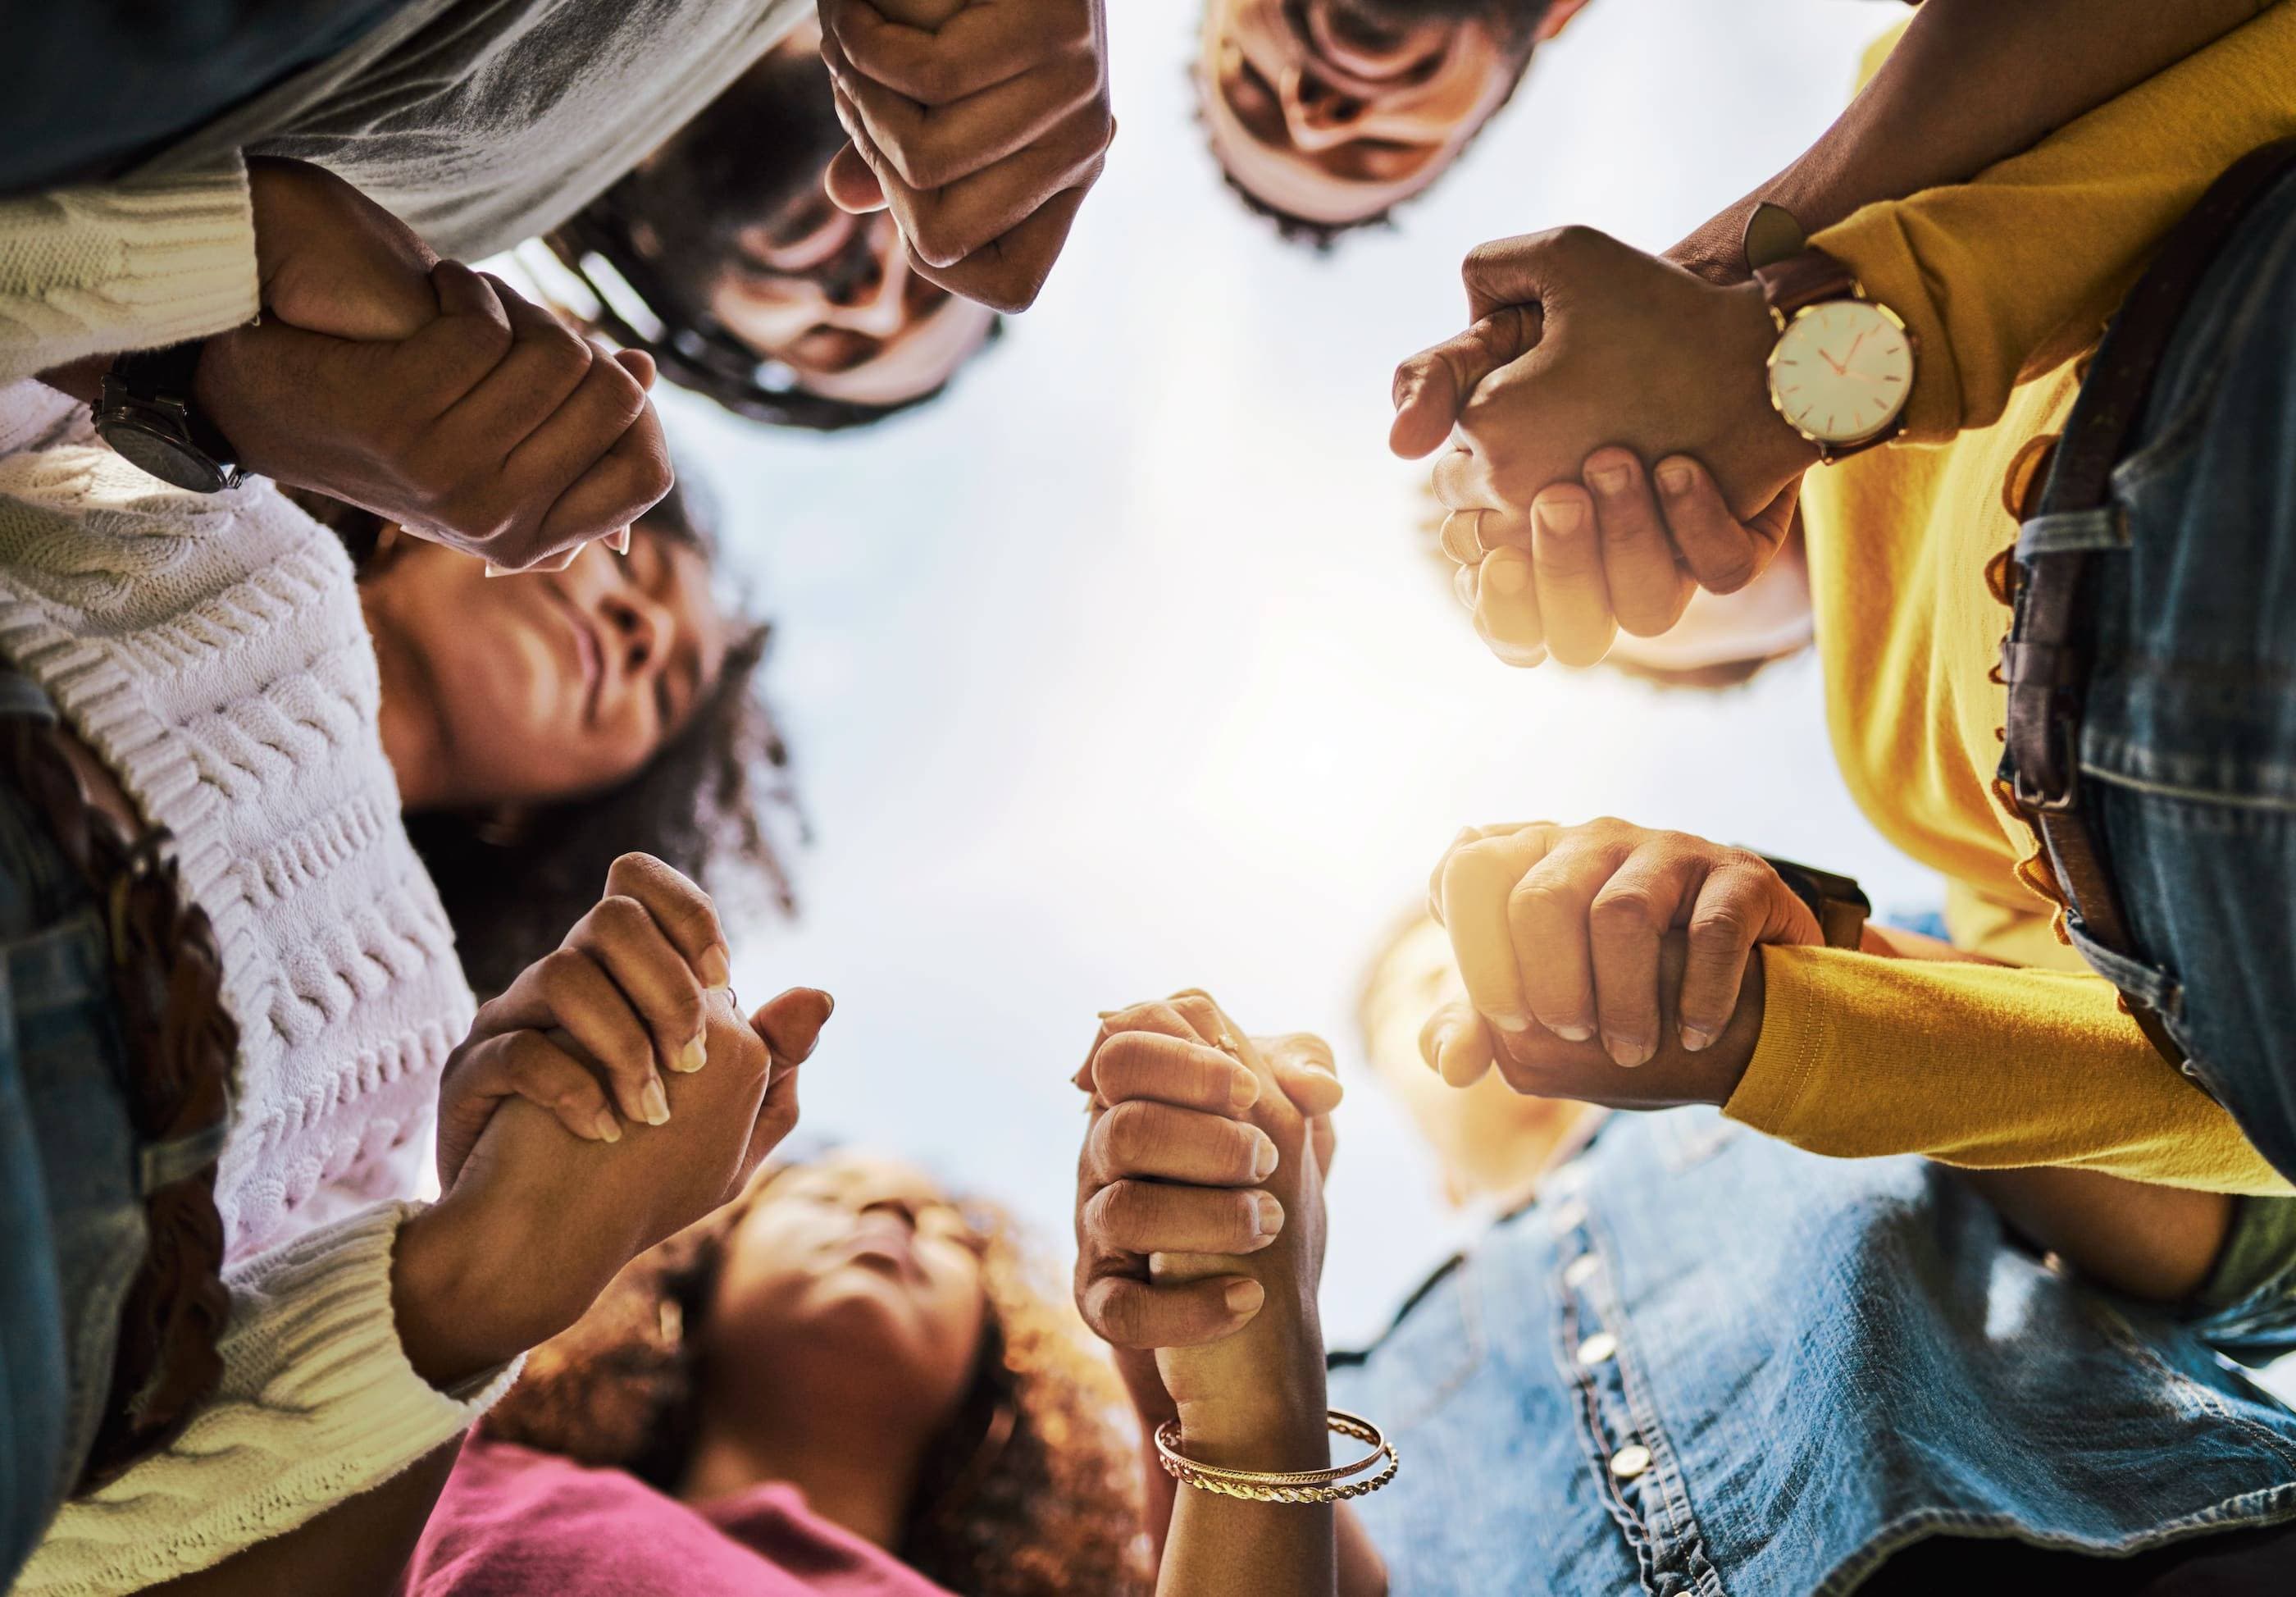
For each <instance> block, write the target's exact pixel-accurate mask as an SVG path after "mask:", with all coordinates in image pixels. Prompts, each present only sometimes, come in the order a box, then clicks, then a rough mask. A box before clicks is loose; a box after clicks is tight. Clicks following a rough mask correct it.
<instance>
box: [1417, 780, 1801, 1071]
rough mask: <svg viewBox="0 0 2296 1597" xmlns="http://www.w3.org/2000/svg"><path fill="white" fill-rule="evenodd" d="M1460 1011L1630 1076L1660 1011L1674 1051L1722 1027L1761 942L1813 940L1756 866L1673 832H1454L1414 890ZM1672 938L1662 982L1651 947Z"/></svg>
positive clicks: (1651, 1048) (1780, 889)
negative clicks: (1671, 956) (1549, 1039)
mask: <svg viewBox="0 0 2296 1597" xmlns="http://www.w3.org/2000/svg"><path fill="white" fill-rule="evenodd" d="M1427 905H1428V912H1429V914H1431V916H1432V917H1433V918H1435V920H1436V921H1437V922H1438V923H1439V924H1440V925H1441V926H1443V927H1444V928H1445V930H1446V931H1447V932H1448V933H1449V934H1450V938H1451V951H1452V955H1453V958H1454V959H1456V962H1457V964H1458V967H1459V973H1460V975H1461V977H1462V978H1463V980H1464V982H1465V984H1466V989H1467V999H1468V1001H1469V1002H1470V1003H1471V1004H1472V1005H1473V1006H1474V1008H1476V1009H1477V1010H1478V1011H1479V1012H1480V1014H1482V1015H1483V1016H1484V1017H1486V1018H1488V1020H1489V1021H1490V1022H1491V1024H1492V1025H1493V1026H1495V1027H1496V1028H1497V1030H1498V1031H1500V1032H1502V1033H1523V1032H1527V1031H1529V1030H1531V1029H1533V1028H1534V1027H1538V1028H1542V1029H1544V1030H1546V1031H1547V1032H1550V1033H1553V1034H1554V1036H1555V1037H1557V1038H1559V1039H1560V1040H1562V1041H1565V1042H1586V1041H1591V1040H1596V1039H1597V1037H1598V1033H1599V1041H1601V1042H1602V1044H1603V1049H1604V1050H1605V1051H1606V1052H1608V1053H1609V1054H1610V1056H1611V1058H1612V1059H1614V1060H1615V1061H1617V1063H1619V1064H1620V1065H1621V1066H1627V1067H1628V1068H1631V1067H1633V1066H1638V1065H1640V1064H1642V1063H1643V1062H1644V1060H1646V1059H1648V1058H1650V1057H1651V1055H1652V1053H1653V1052H1655V1051H1656V1050H1657V1049H1658V1046H1659V1043H1660V1040H1661V1035H1662V1034H1663V1033H1665V1031H1666V1029H1667V1028H1666V1027H1665V1026H1663V1025H1662V1024H1661V1008H1662V1007H1664V1008H1668V1009H1669V1012H1672V1013H1675V1014H1677V1015H1678V1017H1679V1021H1678V1025H1677V1026H1675V1027H1674V1031H1675V1032H1676V1033H1677V1035H1678V1037H1679V1040H1680V1041H1681V1043H1682V1045H1683V1047H1684V1049H1685V1051H1687V1052H1691V1053H1695V1052H1697V1051H1698V1050H1701V1049H1702V1048H1704V1047H1706V1046H1708V1045H1709V1043H1710V1042H1711V1041H1712V1040H1713V1039H1714V1037H1716V1036H1717V1035H1718V1034H1719V1033H1721V1032H1722V1030H1723V1029H1724V1027H1725V1026H1726V1025H1728V1024H1729V1021H1730V1017H1731V1016H1732V1014H1733V1012H1734V1008H1735V1007H1736V1005H1737V1002H1738V990H1739V984H1740V982H1741V980H1742V979H1743V975H1744V973H1745V971H1746V969H1747V965H1748V955H1749V954H1750V953H1751V951H1752V950H1753V948H1754V946H1755V945H1756V944H1758V943H1800V944H1808V945H1814V944H1817V943H1824V942H1825V934H1824V933H1823V931H1822V930H1821V929H1820V927H1819V926H1818V924H1817V919H1816V917H1815V916H1814V915H1812V914H1811V913H1810V910H1809V907H1808V905H1807V904H1805V903H1803V902H1802V901H1801V900H1800V898H1798V897H1796V896H1795V894H1794V893H1793V891H1792V889H1791V888H1789V887H1788V886H1787V885H1785V883H1784V880H1782V879H1781V878H1780V877H1779V876H1778V873H1777V872H1776V871H1775V869H1774V868H1771V866H1770V864H1769V862H1768V861H1767V860H1764V859H1763V858H1762V857H1761V856H1760V855H1759V854H1756V853H1753V852H1750V851H1748V850H1745V849H1741V848H1731V847H1727V846H1726V845H1723V844H1714V843H1709V842H1707V841H1706V840H1705V839H1704V838H1702V837H1693V836H1689V835H1688V834H1686V833H1683V832H1663V831H1652V830H1650V829H1648V828H1647V827H1636V826H1631V825H1629V824H1628V823H1627V822H1625V821H1622V820H1613V819H1609V818H1607V817H1606V818H1604V819H1600V820H1594V821H1589V822H1587V823H1586V824H1585V825H1583V826H1577V827H1559V826H1555V825H1554V824H1553V823H1551V822H1547V821H1533V822H1530V823H1529V824H1527V825H1521V826H1501V827H1468V828H1466V829H1465V830H1464V831H1462V832H1461V833H1460V834H1459V836H1457V837H1456V838H1454V839H1453V840H1452V843H1451V846H1450V847H1449V848H1447V849H1446V850H1445V851H1444V853H1443V857H1442V859H1441V860H1439V861H1437V863H1436V866H1435V869H1434V872H1433V874H1432V876H1431V877H1430V878H1429V881H1428V885H1427ZM1677 931H1678V932H1683V933H1684V934H1685V943H1684V947H1685V959H1686V961H1687V963H1686V966H1685V969H1684V971H1683V974H1682V975H1681V977H1680V978H1679V980H1678V981H1667V980H1664V979H1661V970H1660V954H1661V942H1662V940H1663V939H1664V938H1665V936H1666V935H1667V934H1669V933H1671V932H1677Z"/></svg>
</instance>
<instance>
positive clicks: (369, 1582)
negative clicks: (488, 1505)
mask: <svg viewBox="0 0 2296 1597" xmlns="http://www.w3.org/2000/svg"><path fill="white" fill-rule="evenodd" d="M462 1449H463V1443H462V1438H461V1437H459V1436H457V1437H456V1438H455V1440H454V1441H452V1442H450V1443H448V1444H447V1445H445V1446H443V1447H439V1448H438V1449H436V1450H434V1451H432V1452H430V1453H425V1454H424V1455H423V1456H422V1458H420V1459H418V1460H416V1461H415V1462H414V1463H413V1464H412V1465H410V1466H409V1467H408V1468H406V1469H404V1470H402V1471H401V1472H400V1473H399V1474H398V1475H397V1476H395V1477H393V1478H391V1479H389V1480H388V1481H385V1482H384V1483H383V1484H382V1485H381V1486H377V1487H375V1488H374V1489H373V1491H371V1492H362V1493H361V1494H358V1495H357V1496H356V1497H353V1498H351V1499H350V1500H349V1501H348V1502H340V1503H337V1504H336V1505H335V1506H334V1507H333V1508H331V1509H329V1510H328V1511H326V1512H325V1513H324V1514H321V1515H320V1516H319V1517H318V1518H317V1519H313V1520H311V1521H310V1522H308V1523H307V1524H305V1525H303V1526H300V1527H297V1528H296V1529H294V1530H291V1531H289V1532H288V1533H287V1534H286V1535H280V1536H274V1537H272V1538H271V1539H270V1540H269V1541H267V1542H258V1543H256V1544H255V1545H254V1546H252V1547H250V1548H249V1549H248V1550H247V1551H246V1552H242V1553H239V1554H237V1555H235V1556H234V1557H232V1558H229V1559H226V1560H224V1561H223V1562H222V1563H220V1564H217V1565H216V1566H214V1567H213V1568H208V1569H202V1570H201V1571H200V1572H199V1573H198V1574H196V1575H186V1576H183V1577H182V1578H181V1579H178V1580H171V1581H168V1582H167V1583H166V1584H165V1585H159V1586H154V1587H152V1588H151V1589H152V1590H153V1591H155V1592H160V1593H168V1597H301V1594H302V1593H307V1592H326V1593H332V1597H392V1593H395V1592H397V1591H398V1581H399V1576H400V1575H401V1574H402V1573H403V1572H404V1571H405V1570H406V1562H407V1560H409V1559H410V1558H412V1557H413V1556H414V1544H415V1543H417V1542H418V1541H420V1540H421V1539H422V1528H423V1527H424V1526H425V1525H427V1524H429V1523H430V1511H431V1509H432V1508H433V1507H434V1506H436V1504H437V1503H438V1501H439V1493H440V1492H441V1491H442V1490H443V1489H445V1487H446V1485H447V1476H448V1475H449V1474H451V1473H453V1471H454V1468H455V1459H456V1458H457V1457H459V1456H460V1455H461V1453H462Z"/></svg>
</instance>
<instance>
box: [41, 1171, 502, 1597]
mask: <svg viewBox="0 0 2296 1597" xmlns="http://www.w3.org/2000/svg"><path fill="white" fill-rule="evenodd" d="M420 1207H421V1206H419V1205H415V1204H384V1205H381V1206H378V1207H375V1208H373V1209H369V1210H366V1211H364V1212H363V1213H361V1214H356V1215H353V1216H352V1217H351V1218H349V1219H348V1220H346V1221H344V1222H341V1223H340V1224H338V1225H334V1226H331V1227H328V1228H326V1229H325V1230H324V1231H317V1232H315V1233H313V1234H312V1235H310V1236H308V1237H305V1238H301V1239H298V1240H296V1241H294V1242H291V1243H289V1244H288V1245H286V1246H285V1247H280V1248H277V1249H275V1250H274V1251H272V1252H270V1253H267V1254H266V1255H263V1256H262V1257H260V1258H258V1259H256V1260H254V1261H252V1262H250V1264H247V1265H245V1266H243V1267H242V1268H241V1269H239V1270H237V1271H234V1272H232V1276H231V1279H230V1280H229V1282H228V1284H229V1286H230V1288H231V1296H232V1315H231V1320H230V1322H229V1324H228V1325H227V1326H226V1328H225V1332H224V1335H223V1338H222V1339H221V1342H220V1344H219V1346H218V1349H217V1351H218V1352H220V1353H221V1354H222V1355H223V1360H224V1375H223V1381H222V1385H221V1387H219V1388H218V1390H217V1393H216V1395H215V1397H214V1399H213V1400H212V1401H211V1402H210V1403H209V1406H208V1407H206V1408H204V1409H202V1410H201V1412H199V1413H198V1414H197V1415H196V1416H195V1417H194V1418H193V1420H192V1422H191V1424H190V1425H189V1426H187V1427H186V1428H184V1433H183V1435H182V1436H179V1437H178V1438H177V1439H176V1442H175V1443H174V1445H171V1446H170V1447H168V1449H167V1450H166V1451H165V1452H163V1453H157V1454H155V1455H153V1456H152V1457H151V1458H149V1459H146V1460H144V1461H142V1462H141V1463H139V1464H137V1465H136V1466H135V1468H134V1469H131V1470H129V1471H128V1472H127V1474H126V1475H125V1476H123V1477H122V1478H119V1480H117V1481H115V1482H113V1483H112V1484H111V1486H106V1487H104V1488H103V1489H102V1491H100V1492H97V1493H94V1494H92V1495H90V1496H88V1497H85V1498H82V1499H79V1500H78V1501H77V1502H73V1503H71V1504H70V1505H69V1506H67V1507H66V1508H65V1510H64V1511H63V1512H62V1513H61V1515H59V1516H58V1518H57V1519H56V1522H55V1524H54V1526H53V1527H52V1528H51V1529H50V1531H49V1533H48V1536H47V1540H46V1541H45V1542H44V1543H42V1544H41V1547H40V1549H39V1552H38V1553H37V1555H36V1556H35V1558H34V1559H33V1561H32V1562H31V1564H30V1565H29V1566H28V1567H27V1568H26V1569H25V1571H24V1574H23V1576H22V1579H21V1583H20V1584H19V1585H17V1587H16V1588H15V1592H14V1597H47V1594H49V1593H54V1594H56V1597H62V1594H63V1593H75V1594H79V1593H115V1592H119V1593H125V1592H131V1591H135V1590H137V1589H139V1588H141V1587H143V1586H145V1585H151V1584H152V1583H154V1582H157V1581H161V1580H166V1579H169V1578H171V1577H173V1576H179V1575H184V1574H188V1573H190V1572H192V1571H193V1570H197V1569H202V1568H208V1567H209V1566H210V1565H213V1564H216V1563H218V1562H220V1561H222V1560H224V1559H226V1558H228V1557H230V1556H231V1555H232V1554H233V1553H234V1552H240V1551H241V1550H242V1549H244V1548H246V1547H249V1546H251V1545H253V1544H254V1543H258V1542H260V1541H265V1540H267V1539H268V1538H270V1537H273V1536H276V1535H283V1534H284V1533H286V1532H288V1531H291V1530H293V1529H294V1528H295V1527H298V1526H299V1525H301V1524H303V1523H304V1522H305V1521H307V1520H308V1519H312V1518H314V1517H315V1516H316V1515H318V1514H319V1513H321V1512H323V1511H324V1510H326V1509H328V1508H330V1507H332V1506H333V1505H334V1504H335V1503H337V1502H341V1501H342V1500H343V1499H345V1498H347V1497H349V1496H352V1495H354V1494H357V1493H360V1492H365V1491H368V1490H370V1489H372V1488H373V1487H375V1486H380V1485H381V1484H382V1483H383V1482H384V1481H386V1480H388V1479H389V1478H391V1477H392V1476H394V1475H396V1474H398V1472H399V1471H400V1470H401V1469H405V1468H406V1467H407V1466H408V1465H409V1464H412V1463H413V1462H414V1461H416V1460H417V1459H419V1458H421V1457H422V1456H423V1455H424V1454H425V1453H430V1451H431V1450H432V1449H434V1448H436V1447H438V1446H439V1445H442V1444H444V1443H447V1442H449V1441H452V1440H453V1439H454V1438H455V1436H459V1435H461V1434H462V1432H463V1431H464V1430H466V1429H467V1428H469V1427H470V1426H471V1424H472V1423H473V1422H474V1421H475V1420H477V1419H478V1418H479V1417H480V1415H481V1414H483V1413H484V1412H486V1411H487V1410H488V1408H489V1407H491V1406H492V1405H493V1404H494V1403H495V1402H496V1400H497V1399H498V1398H500V1397H501V1395H503V1393H504V1392H505V1391H507V1390H508V1389H509V1387H510V1385H511V1383H512V1381H513V1380H515V1379H517V1377H518V1372H519V1370H520V1368H521V1363H522V1361H514V1362H512V1363H510V1364H508V1365H505V1366H504V1367H503V1368H502V1369H500V1370H498V1371H493V1372H492V1373H491V1374H486V1375H481V1376H480V1377H477V1378H475V1379H473V1380H472V1381H471V1382H468V1383H465V1384H464V1385H463V1387H459V1388H457V1392H456V1393H455V1394H449V1393H446V1392H441V1391H440V1390H439V1389H438V1388H437V1387H432V1386H431V1385H430V1383H429V1382H427V1381H425V1380H424V1379H422V1377H421V1376H420V1375H418V1374H416V1373H415V1371H414V1366H413V1365H412V1364H411V1363H409V1362H407V1358H406V1353H405V1352H404V1350H402V1349H401V1347H400V1346H399V1343H398V1329H397V1324H396V1321H395V1320H394V1319H393V1315H392V1311H391V1303H390V1261H391V1249H392V1247H393V1245H394V1243H395V1242H396V1240H397V1238H398V1228H399V1225H400V1224H401V1223H402V1222H403V1221H404V1220H405V1219H406V1217H407V1216H408V1215H410V1214H414V1213H416V1212H418V1210H419V1209H420Z"/></svg>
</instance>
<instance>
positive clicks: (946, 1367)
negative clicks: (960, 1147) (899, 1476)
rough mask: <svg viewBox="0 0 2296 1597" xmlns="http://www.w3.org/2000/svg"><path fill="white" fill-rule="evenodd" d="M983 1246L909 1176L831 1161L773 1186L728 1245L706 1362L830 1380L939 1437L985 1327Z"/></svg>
mask: <svg viewBox="0 0 2296 1597" xmlns="http://www.w3.org/2000/svg"><path fill="white" fill-rule="evenodd" d="M983 1247H984V1244H983V1242H982V1239H981V1238H980V1235H979V1234H978V1233H977V1232H976V1231H974V1230H973V1228H972V1226H971V1225H970V1224H968V1223H967V1222H966V1221H965V1218H964V1214H962V1213H961V1212H960V1211H959V1210H958V1209H957V1208H956V1206H955V1205H953V1204H951V1203H950V1202H949V1201H948V1199H947V1198H945V1197H943V1196H942V1195H941V1192H940V1190H939V1188H937V1187H936V1186H934V1184H933V1183H932V1182H931V1181H930V1180H928V1179H927V1178H926V1177H925V1176H924V1175H923V1174H922V1173H919V1172H918V1171H915V1170H913V1169H911V1168H909V1167H908V1166H907V1165H902V1164H899V1163H897V1162H895V1161H893V1160H890V1159H885V1158H880V1157H873V1156H869V1155H865V1154H838V1155H834V1156H832V1157H828V1158H825V1159H821V1160H818V1161H816V1162H815V1163H813V1164H810V1165H800V1166H799V1167H798V1168H796V1169H793V1170H790V1171H786V1172H783V1173H780V1174H777V1175H775V1176H773V1177H771V1178H770V1179H769V1180H767V1182H766V1184H765V1186H764V1187H763V1188H762V1189H761V1190H759V1191H758V1196H757V1198H756V1201H755V1202H754V1203H752V1204H751V1206H750V1210H749V1212H748V1213H747V1214H744V1215H743V1216H742V1222H741V1224H740V1225H739V1226H738V1227H737V1228H736V1229H735V1230H734V1234H733V1236H732V1238H731V1239H729V1240H728V1242H727V1245H726V1259H725V1264H724V1265H723V1267H722V1268H721V1270H720V1271H719V1273H718V1277H717V1293H716V1296H715V1297H714V1298H713V1300H712V1301H711V1303H710V1305H709V1330H708V1333H707V1334H708V1336H709V1346H710V1349H711V1352H712V1354H713V1355H714V1356H717V1357H721V1358H729V1359H731V1358H738V1359H741V1360H742V1361H744V1362H750V1361H761V1362H763V1363H764V1365H765V1366H766V1367H767V1368H771V1367H773V1366H774V1364H775V1362H776V1361H777V1360H779V1361H784V1362H792V1363H796V1362H801V1363H802V1364H803V1365H804V1366H805V1367H806V1368H807V1369H808V1371H811V1372H813V1373H814V1375H815V1377H816V1379H819V1378H820V1376H821V1373H822V1372H823V1371H824V1368H825V1367H824V1363H823V1361H824V1358H826V1359H828V1360H831V1361H833V1365H832V1366H830V1367H832V1368H835V1369H838V1370H839V1371H841V1372H842V1373H844V1374H847V1375H849V1376H850V1377H851V1378H852V1381H851V1382H850V1383H845V1382H837V1381H835V1380H834V1379H833V1378H832V1379H830V1380H828V1381H825V1382H824V1387H826V1386H829V1385H850V1384H855V1383H859V1384H865V1386H866V1387H867V1389H869V1390H871V1391H873V1393H875V1394H877V1395H880V1396H881V1397H884V1398H886V1399H888V1400H890V1401H892V1402H895V1403H898V1404H901V1405H903V1406H904V1407H905V1408H906V1410H907V1412H910V1413H911V1414H913V1415H914V1416H915V1417H916V1418H917V1419H918V1420H920V1421H922V1422H924V1423H926V1424H929V1425H938V1424H939V1423H940V1422H941V1420H943V1419H944V1418H945V1417H946V1416H947V1414H949V1413H952V1412H955V1409H956V1407H957V1406H958V1404H960V1403H961V1402H962V1401H963V1400H964V1394H965V1392H966V1390H967V1389H968V1387H970V1385H971V1382H972V1371H973V1366H974V1364H975V1362H976V1361H977V1359H978V1357H979V1355H980V1340H981V1337H982V1334H983V1332H984V1330H985V1329H986V1326H987V1321H988V1298H987V1294H986V1288H985V1284H984V1280H983V1277H982V1273H981V1259H982V1253H983Z"/></svg>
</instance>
